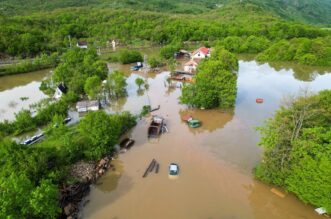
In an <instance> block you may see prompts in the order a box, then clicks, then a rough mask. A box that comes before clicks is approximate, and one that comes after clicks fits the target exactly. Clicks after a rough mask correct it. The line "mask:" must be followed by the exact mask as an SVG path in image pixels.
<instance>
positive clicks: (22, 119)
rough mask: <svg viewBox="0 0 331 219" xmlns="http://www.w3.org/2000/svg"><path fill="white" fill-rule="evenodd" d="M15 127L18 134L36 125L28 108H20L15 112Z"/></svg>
mask: <svg viewBox="0 0 331 219" xmlns="http://www.w3.org/2000/svg"><path fill="white" fill-rule="evenodd" d="M15 127H16V133H15V134H20V133H22V132H25V131H28V130H31V129H33V128H35V127H36V123H35V122H34V120H33V118H32V116H31V112H30V111H29V110H21V111H20V112H18V113H17V114H15Z"/></svg>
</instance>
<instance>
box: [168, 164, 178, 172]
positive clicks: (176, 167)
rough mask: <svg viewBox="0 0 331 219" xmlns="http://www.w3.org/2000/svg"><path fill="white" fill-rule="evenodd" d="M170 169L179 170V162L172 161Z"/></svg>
mask: <svg viewBox="0 0 331 219" xmlns="http://www.w3.org/2000/svg"><path fill="white" fill-rule="evenodd" d="M169 169H170V170H172V171H177V170H178V165H177V164H174V163H172V164H170V167H169Z"/></svg>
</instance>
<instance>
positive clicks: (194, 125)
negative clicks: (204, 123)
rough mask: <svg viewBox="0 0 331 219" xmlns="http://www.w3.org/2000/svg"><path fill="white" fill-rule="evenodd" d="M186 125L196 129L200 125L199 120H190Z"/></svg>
mask: <svg viewBox="0 0 331 219" xmlns="http://www.w3.org/2000/svg"><path fill="white" fill-rule="evenodd" d="M187 124H188V125H189V126H190V127H191V128H198V127H200V125H201V123H200V121H199V120H197V119H191V120H189V121H188V122H187Z"/></svg>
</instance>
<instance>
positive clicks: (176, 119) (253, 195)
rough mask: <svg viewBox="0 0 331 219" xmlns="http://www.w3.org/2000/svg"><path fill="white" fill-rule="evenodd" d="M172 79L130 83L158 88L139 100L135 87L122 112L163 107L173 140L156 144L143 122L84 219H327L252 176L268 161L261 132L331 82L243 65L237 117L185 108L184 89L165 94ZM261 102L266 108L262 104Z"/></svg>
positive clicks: (161, 77)
mask: <svg viewBox="0 0 331 219" xmlns="http://www.w3.org/2000/svg"><path fill="white" fill-rule="evenodd" d="M167 74H168V73H167V72H164V73H162V74H158V75H151V77H149V76H150V75H147V74H145V73H134V74H131V75H130V76H129V79H128V81H131V82H130V83H134V78H135V77H138V76H141V77H146V78H148V82H149V84H150V88H149V90H148V91H145V93H144V94H143V95H141V96H140V97H138V95H135V94H134V90H135V88H134V87H135V85H134V84H131V85H130V83H129V87H130V86H132V87H131V89H132V91H129V96H128V97H127V98H126V99H125V104H122V108H121V110H134V109H136V108H139V107H140V106H141V105H144V103H145V102H150V103H151V105H152V106H157V105H161V109H160V110H159V111H156V112H155V113H154V114H158V115H161V116H163V117H164V118H165V119H166V124H167V127H168V129H169V133H166V134H164V135H162V136H161V137H160V138H159V139H156V140H153V141H149V140H148V139H147V127H148V123H149V119H150V118H149V117H148V118H144V119H143V120H141V121H139V123H138V125H137V126H136V127H135V128H134V129H133V130H132V132H131V133H130V134H129V135H130V136H131V137H132V138H134V139H135V140H136V144H135V145H134V146H133V147H132V149H131V150H129V151H128V152H127V153H125V154H120V155H119V157H118V159H117V160H116V162H115V166H116V167H117V168H116V169H117V170H116V172H115V173H114V172H109V173H108V174H109V175H106V176H105V177H104V178H102V179H101V181H100V182H99V183H98V185H96V186H94V187H93V188H92V191H91V193H90V195H89V196H88V197H87V199H89V200H90V202H89V203H88V204H87V205H86V206H85V208H84V209H83V212H82V214H83V217H84V218H110V219H131V218H133V219H149V218H153V219H154V218H158V219H163V218H164V219H169V218H176V219H177V218H178V219H186V218H187V219H195V218H196V219H204V218H205V219H212V218H213V219H216V218H217V219H218V218H222V219H223V218H224V219H227V218H231V219H236V218H238V219H239V218H248V219H250V218H252V219H253V218H261V219H264V218H275V219H283V218H290V219H292V218H293V219H304V218H307V219H308V218H309V219H310V218H320V217H319V216H317V215H316V214H315V213H314V211H313V208H312V207H310V206H307V205H304V204H303V203H302V202H300V201H299V200H297V198H295V197H294V196H292V195H290V194H287V195H286V197H285V198H281V197H278V196H276V195H274V194H273V193H271V192H270V189H271V187H270V186H268V185H265V184H263V183H260V182H258V181H256V180H254V179H253V176H252V173H251V170H252V168H253V167H254V166H255V165H256V164H257V163H258V162H259V160H260V156H261V149H260V148H259V147H258V146H257V142H258V138H259V136H258V134H257V133H256V132H255V130H254V127H255V126H257V125H260V124H261V123H262V122H263V120H264V119H266V118H268V117H269V116H271V115H272V114H273V112H274V111H275V110H276V109H277V108H278V107H279V104H280V102H281V99H282V97H283V96H285V95H289V94H295V93H297V92H298V90H300V88H305V87H307V86H308V87H310V89H311V90H313V91H318V90H322V89H326V88H329V89H330V88H331V74H327V73H325V74H317V75H316V76H315V77H314V80H312V81H309V80H308V81H300V80H298V79H296V78H295V72H294V71H293V70H292V69H277V70H276V69H275V68H273V67H271V66H270V65H268V64H263V65H258V64H257V63H256V62H255V61H241V62H240V69H239V73H238V98H237V102H236V107H235V109H234V111H233V112H221V111H219V110H193V109H187V108H186V107H185V106H183V105H180V104H179V102H178V97H179V95H180V93H181V91H180V88H176V86H173V88H169V87H168V86H165V78H166V76H167ZM132 81H133V82H132ZM130 92H131V93H130ZM257 97H261V98H264V99H265V102H264V103H263V104H256V103H255V99H256V98H257ZM135 107H136V108H135ZM184 114H191V115H193V117H195V118H198V119H200V120H201V121H202V127H200V128H198V129H191V128H189V127H188V126H187V125H186V124H185V123H184V122H182V121H181V116H182V115H184ZM153 158H155V159H156V160H157V161H158V162H159V163H160V171H159V173H158V174H155V173H150V174H149V175H148V176H147V177H146V178H142V175H143V173H144V171H145V169H146V167H147V166H148V164H149V162H150V161H151V160H152V159H153ZM171 162H176V163H178V164H179V166H180V174H179V176H178V178H176V179H170V178H169V177H168V165H169V163H171ZM111 174H113V176H112V175H111Z"/></svg>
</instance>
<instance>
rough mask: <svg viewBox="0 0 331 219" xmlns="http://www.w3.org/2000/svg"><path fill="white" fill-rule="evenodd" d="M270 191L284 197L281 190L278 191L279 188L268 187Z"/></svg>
mask: <svg viewBox="0 0 331 219" xmlns="http://www.w3.org/2000/svg"><path fill="white" fill-rule="evenodd" d="M270 191H271V192H272V193H274V194H275V195H277V196H279V197H281V198H285V194H284V193H282V192H281V191H279V190H278V189H276V188H272V189H270Z"/></svg>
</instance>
